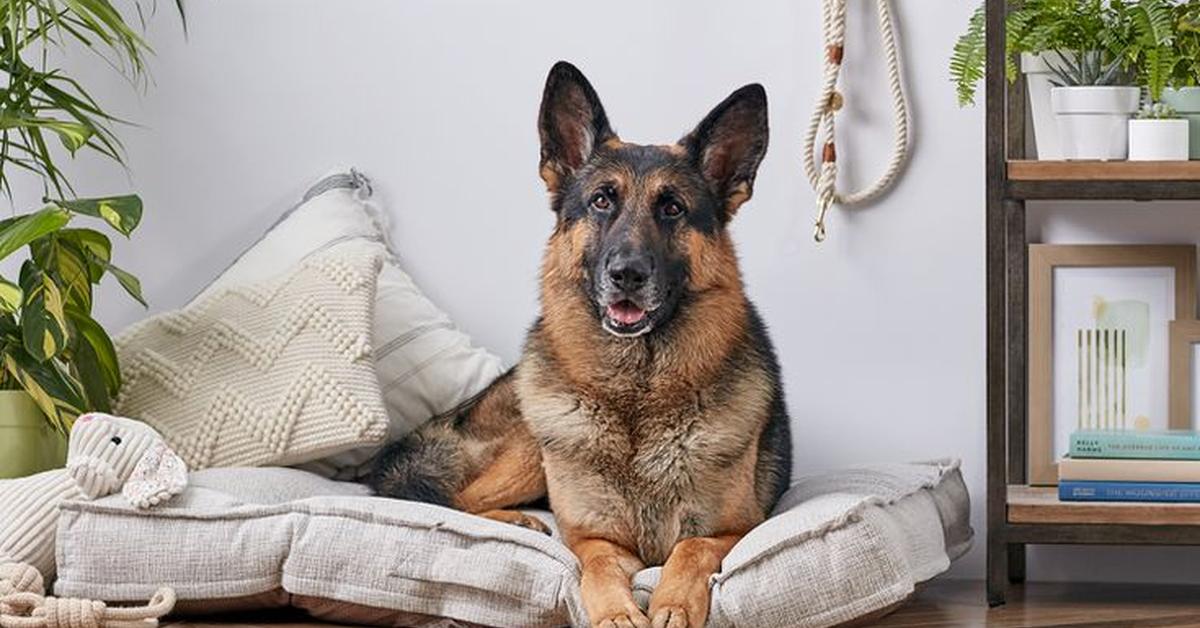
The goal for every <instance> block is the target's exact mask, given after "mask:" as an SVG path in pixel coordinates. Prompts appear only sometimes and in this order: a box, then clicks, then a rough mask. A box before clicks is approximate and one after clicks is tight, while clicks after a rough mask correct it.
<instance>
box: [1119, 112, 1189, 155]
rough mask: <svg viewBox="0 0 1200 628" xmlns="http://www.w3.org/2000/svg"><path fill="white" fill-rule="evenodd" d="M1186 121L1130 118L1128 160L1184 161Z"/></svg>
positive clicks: (1186, 136)
mask: <svg viewBox="0 0 1200 628" xmlns="http://www.w3.org/2000/svg"><path fill="white" fill-rule="evenodd" d="M1187 158H1188V121H1187V120H1182V119H1177V120H1130V121H1129V160H1130V161H1186V160H1187Z"/></svg>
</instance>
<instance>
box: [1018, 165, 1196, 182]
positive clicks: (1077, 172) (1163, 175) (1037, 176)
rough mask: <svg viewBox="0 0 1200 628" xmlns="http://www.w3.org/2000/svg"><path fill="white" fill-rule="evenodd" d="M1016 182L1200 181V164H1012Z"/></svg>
mask: <svg viewBox="0 0 1200 628" xmlns="http://www.w3.org/2000/svg"><path fill="white" fill-rule="evenodd" d="M1008 178H1009V180H1012V181H1200V161H1033V160H1011V161H1009V162H1008Z"/></svg>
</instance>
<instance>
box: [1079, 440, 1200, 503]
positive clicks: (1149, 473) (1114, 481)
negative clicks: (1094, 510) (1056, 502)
mask: <svg viewBox="0 0 1200 628" xmlns="http://www.w3.org/2000/svg"><path fill="white" fill-rule="evenodd" d="M1058 498H1059V499H1060V500H1063V501H1132V502H1200V432H1194V431H1190V430H1188V431H1185V430H1165V431H1149V432H1141V431H1133V430H1080V431H1077V432H1075V433H1074V434H1071V452H1070V455H1069V456H1068V457H1067V458H1064V459H1063V460H1061V461H1060V462H1059V463H1058Z"/></svg>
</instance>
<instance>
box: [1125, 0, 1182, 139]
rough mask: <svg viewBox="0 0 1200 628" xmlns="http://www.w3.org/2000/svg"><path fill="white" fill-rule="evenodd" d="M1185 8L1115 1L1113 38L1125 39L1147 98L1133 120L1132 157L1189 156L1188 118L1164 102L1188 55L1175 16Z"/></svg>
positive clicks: (1153, 0)
mask: <svg viewBox="0 0 1200 628" xmlns="http://www.w3.org/2000/svg"><path fill="white" fill-rule="evenodd" d="M1185 8H1187V5H1184V4H1176V3H1174V2H1171V1H1170V0H1136V1H1134V2H1123V1H1119V2H1114V3H1113V11H1114V14H1115V15H1116V19H1115V20H1114V31H1115V35H1114V41H1119V42H1123V43H1124V50H1123V54H1122V55H1121V58H1122V62H1123V65H1124V66H1125V67H1126V68H1127V69H1128V70H1129V71H1130V72H1132V73H1133V74H1134V75H1135V76H1136V77H1137V82H1138V85H1140V86H1141V87H1142V88H1143V89H1144V90H1145V95H1146V103H1145V104H1144V105H1143V106H1142V108H1141V109H1140V110H1139V111H1138V112H1137V113H1136V114H1135V115H1134V117H1133V119H1131V120H1129V122H1128V126H1129V159H1130V160H1131V161H1174V160H1181V159H1187V158H1188V121H1187V120H1184V119H1181V118H1180V116H1179V115H1178V113H1177V112H1176V111H1175V109H1174V108H1173V107H1171V106H1170V105H1169V104H1167V103H1164V102H1162V99H1163V96H1164V92H1165V90H1166V88H1167V87H1168V86H1169V85H1171V84H1173V83H1174V76H1175V75H1176V72H1177V68H1178V66H1179V64H1180V61H1181V60H1182V58H1183V57H1182V56H1181V54H1180V52H1179V48H1178V45H1177V44H1178V28H1177V23H1176V19H1177V17H1178V16H1179V15H1180V10H1181V9H1185Z"/></svg>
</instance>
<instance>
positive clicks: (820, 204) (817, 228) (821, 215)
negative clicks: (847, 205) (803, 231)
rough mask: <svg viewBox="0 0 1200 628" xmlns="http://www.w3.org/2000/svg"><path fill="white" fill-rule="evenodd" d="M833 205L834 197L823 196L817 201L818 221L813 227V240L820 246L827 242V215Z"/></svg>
mask: <svg viewBox="0 0 1200 628" xmlns="http://www.w3.org/2000/svg"><path fill="white" fill-rule="evenodd" d="M830 205H833V195H829V194H823V195H822V196H821V200H819V201H817V221H816V223H815V224H814V225H813V240H815V241H816V242H817V243H818V244H819V243H821V242H824V241H825V213H826V212H828V211H829V206H830Z"/></svg>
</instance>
